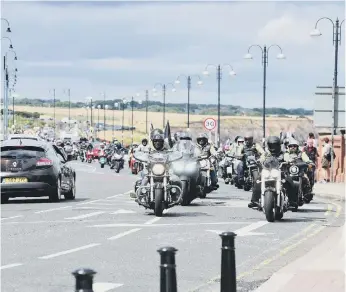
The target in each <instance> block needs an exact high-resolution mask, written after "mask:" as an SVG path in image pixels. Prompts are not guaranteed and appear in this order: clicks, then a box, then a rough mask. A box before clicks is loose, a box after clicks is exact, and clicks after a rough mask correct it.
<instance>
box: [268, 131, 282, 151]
mask: <svg viewBox="0 0 346 292" xmlns="http://www.w3.org/2000/svg"><path fill="white" fill-rule="evenodd" d="M267 146H268V150H269V152H270V153H271V154H273V155H278V154H279V153H280V152H281V141H280V138H279V137H277V136H269V137H268V139H267Z"/></svg>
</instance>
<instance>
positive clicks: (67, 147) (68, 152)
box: [64, 145, 73, 160]
mask: <svg viewBox="0 0 346 292" xmlns="http://www.w3.org/2000/svg"><path fill="white" fill-rule="evenodd" d="M64 150H65V153H66V155H67V157H68V159H69V160H72V154H73V148H72V146H71V145H65V147H64Z"/></svg>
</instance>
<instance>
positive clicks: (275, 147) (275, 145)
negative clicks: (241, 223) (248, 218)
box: [248, 136, 284, 208]
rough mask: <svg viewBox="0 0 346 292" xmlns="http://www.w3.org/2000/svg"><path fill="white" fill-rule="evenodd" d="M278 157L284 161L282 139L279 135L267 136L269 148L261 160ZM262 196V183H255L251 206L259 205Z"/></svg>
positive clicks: (261, 161) (249, 205) (280, 160)
mask: <svg viewBox="0 0 346 292" xmlns="http://www.w3.org/2000/svg"><path fill="white" fill-rule="evenodd" d="M271 156H272V157H276V158H277V159H278V160H279V162H283V161H284V153H283V152H282V151H281V140H280V138H279V137H277V136H269V137H268V138H267V149H266V150H265V151H264V153H263V154H262V155H261V157H260V159H259V161H260V163H263V162H264V161H265V160H266V159H267V158H268V157H271ZM260 198H261V183H257V182H255V183H254V186H253V191H252V197H251V202H250V203H249V204H248V207H249V208H254V207H258V206H259V199H260Z"/></svg>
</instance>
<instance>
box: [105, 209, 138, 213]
mask: <svg viewBox="0 0 346 292" xmlns="http://www.w3.org/2000/svg"><path fill="white" fill-rule="evenodd" d="M134 213H136V212H135V211H132V210H123V209H120V210H118V211H115V212H113V213H110V214H134Z"/></svg>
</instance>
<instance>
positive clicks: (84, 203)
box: [76, 199, 102, 205]
mask: <svg viewBox="0 0 346 292" xmlns="http://www.w3.org/2000/svg"><path fill="white" fill-rule="evenodd" d="M99 201H102V199H98V200H92V201H87V202H83V203H78V204H76V205H86V204H92V203H94V202H99Z"/></svg>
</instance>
